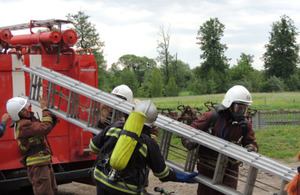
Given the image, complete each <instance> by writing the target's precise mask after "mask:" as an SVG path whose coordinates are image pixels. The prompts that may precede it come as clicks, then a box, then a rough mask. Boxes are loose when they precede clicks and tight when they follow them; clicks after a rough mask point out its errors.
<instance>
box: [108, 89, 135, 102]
mask: <svg viewBox="0 0 300 195" xmlns="http://www.w3.org/2000/svg"><path fill="white" fill-rule="evenodd" d="M111 94H114V95H116V96H121V97H122V98H125V99H126V100H127V101H128V102H130V103H133V93H132V91H131V89H130V88H129V87H128V86H127V85H119V86H117V87H115V88H114V89H113V90H112V91H111Z"/></svg>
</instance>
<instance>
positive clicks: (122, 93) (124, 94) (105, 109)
mask: <svg viewBox="0 0 300 195" xmlns="http://www.w3.org/2000/svg"><path fill="white" fill-rule="evenodd" d="M111 94H113V95H115V96H117V97H119V98H121V99H124V100H126V101H128V102H130V103H133V93H132V91H131V89H130V88H129V87H128V86H127V85H124V84H122V85H118V86H117V87H115V88H114V89H113V90H112V91H111ZM100 111H101V113H100V120H99V121H98V124H97V126H98V127H99V128H100V129H104V128H105V127H106V126H108V125H109V124H110V120H109V118H111V117H112V112H113V108H111V107H109V106H107V105H105V104H101V105H100ZM119 114H120V115H121V116H120V117H119V120H125V118H126V116H124V114H123V113H119Z"/></svg>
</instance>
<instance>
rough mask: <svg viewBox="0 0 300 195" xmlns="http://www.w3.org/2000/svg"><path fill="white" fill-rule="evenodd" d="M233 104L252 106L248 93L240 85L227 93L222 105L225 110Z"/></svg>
mask: <svg viewBox="0 0 300 195" xmlns="http://www.w3.org/2000/svg"><path fill="white" fill-rule="evenodd" d="M233 102H236V103H240V104H245V105H247V106H250V105H251V104H252V97H251V94H250V92H249V91H248V90H247V89H246V88H245V87H244V86H242V85H235V86H233V87H231V88H230V89H229V90H228V91H227V93H226V95H225V98H224V100H223V102H222V105H223V106H224V107H225V108H229V107H230V106H231V104H232V103H233Z"/></svg>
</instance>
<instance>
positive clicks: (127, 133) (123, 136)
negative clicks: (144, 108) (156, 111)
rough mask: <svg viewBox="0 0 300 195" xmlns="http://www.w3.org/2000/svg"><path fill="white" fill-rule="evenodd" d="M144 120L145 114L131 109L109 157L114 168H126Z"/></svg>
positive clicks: (138, 138) (117, 169)
mask: <svg viewBox="0 0 300 195" xmlns="http://www.w3.org/2000/svg"><path fill="white" fill-rule="evenodd" d="M145 121H146V115H145V114H144V113H142V112H140V111H136V110H133V111H132V112H131V113H130V115H129V116H128V119H127V120H126V122H125V125H124V127H123V130H122V131H121V133H120V136H119V139H118V141H117V143H116V146H115V148H114V150H113V152H112V155H111V158H110V166H111V167H112V168H113V169H114V170H116V171H121V170H123V169H125V168H126V166H127V164H128V162H129V160H130V158H131V156H132V154H133V152H134V149H135V147H136V145H137V143H138V141H139V140H140V139H141V138H140V135H141V133H142V130H143V127H144V123H145Z"/></svg>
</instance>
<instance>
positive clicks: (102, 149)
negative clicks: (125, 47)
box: [90, 100, 197, 195]
mask: <svg viewBox="0 0 300 195" xmlns="http://www.w3.org/2000/svg"><path fill="white" fill-rule="evenodd" d="M135 114H140V115H139V116H142V115H144V116H145V117H146V118H145V119H144V120H143V121H141V120H132V118H131V117H132V116H135ZM156 118H157V108H156V106H155V105H154V104H153V103H152V102H151V101H150V100H143V101H140V102H139V103H138V104H136V105H135V107H134V110H133V111H132V112H131V113H130V115H129V117H128V119H127V121H126V122H125V121H117V122H115V123H112V124H111V125H109V126H107V127H106V128H105V129H104V131H102V132H100V133H99V134H98V135H97V136H95V137H93V138H92V139H91V141H90V149H91V151H92V152H93V153H95V154H98V158H97V163H96V166H95V169H94V174H93V176H94V179H95V181H96V184H97V194H98V195H104V194H105V195H123V194H142V193H143V192H142V191H143V187H144V185H145V183H146V179H147V177H148V175H147V171H146V167H147V166H149V168H150V169H152V171H153V174H154V176H156V177H158V178H159V179H160V180H161V181H162V182H166V181H174V182H187V183H196V180H195V179H194V177H195V176H197V173H191V174H188V175H185V174H182V173H180V172H176V171H174V170H172V169H169V168H168V166H167V165H166V164H165V161H164V159H163V157H162V155H161V152H160V149H159V146H158V145H157V143H156V142H155V141H154V140H153V139H151V137H150V128H151V127H152V124H153V123H154V121H155V120H156ZM138 121H139V122H142V124H140V123H139V122H138ZM139 125H141V128H142V129H141V133H140V135H138V134H139V133H138V132H137V131H135V132H132V131H131V129H135V127H137V126H139ZM125 135H126V136H129V137H130V139H127V141H128V142H133V143H135V144H136V145H135V148H134V152H133V153H131V156H129V157H128V156H127V155H126V154H125V152H127V151H129V150H130V148H127V147H128V145H127V144H128V143H127V142H120V140H121V139H123V138H124V140H126V138H127V137H126V136H125ZM119 143H123V144H124V145H121V149H120V146H119V145H118V144H119ZM122 146H123V147H122ZM131 149H132V148H131ZM115 150H117V151H115ZM115 152H117V154H116V155H115V157H117V158H118V157H120V158H122V159H118V161H117V162H118V163H121V165H122V166H124V167H125V168H123V169H122V170H117V171H115V170H114V168H115V167H114V165H113V163H112V162H111V160H112V159H113V156H114V153H115ZM123 158H124V159H125V158H127V159H128V158H129V159H130V160H129V161H128V163H127V164H125V165H123V164H122V162H124V161H123ZM126 162H127V161H126ZM112 173H114V174H112Z"/></svg>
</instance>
